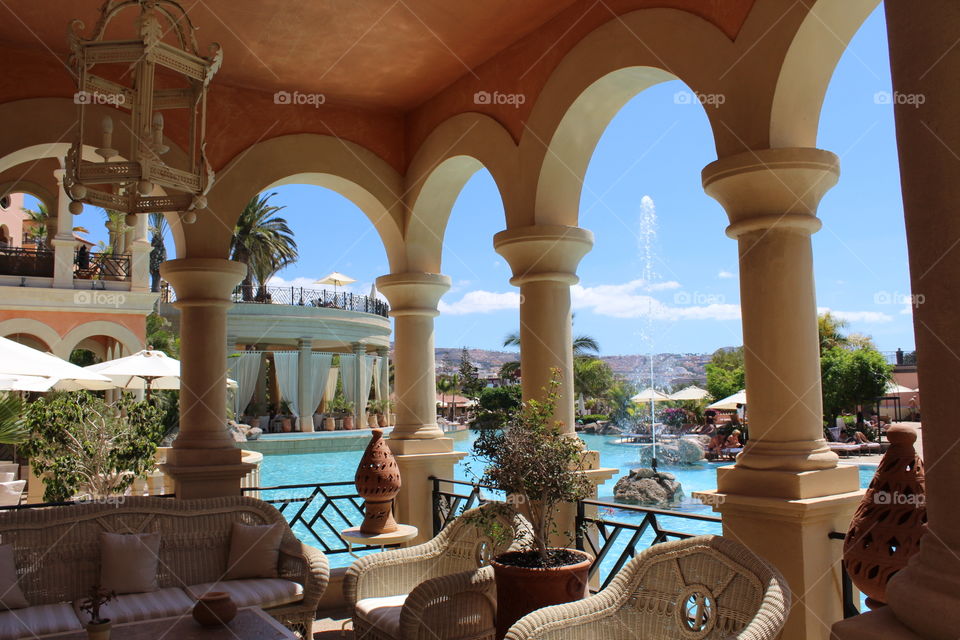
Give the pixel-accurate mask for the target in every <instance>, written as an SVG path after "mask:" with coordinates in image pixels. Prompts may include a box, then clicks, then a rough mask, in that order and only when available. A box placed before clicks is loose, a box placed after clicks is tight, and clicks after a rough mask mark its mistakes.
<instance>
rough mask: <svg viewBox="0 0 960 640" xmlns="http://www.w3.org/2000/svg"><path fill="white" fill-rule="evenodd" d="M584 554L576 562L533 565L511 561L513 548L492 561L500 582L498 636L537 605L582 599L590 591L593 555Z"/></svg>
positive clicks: (578, 553)
mask: <svg viewBox="0 0 960 640" xmlns="http://www.w3.org/2000/svg"><path fill="white" fill-rule="evenodd" d="M569 551H572V552H573V553H575V554H577V555H579V556H582V557H583V560H581V561H580V562H578V563H576V564H568V565H566V566H563V567H555V568H551V569H531V568H527V567H518V566H513V565H511V564H510V557H511V556H513V555H514V554H517V553H518V552H516V551H511V552H508V553H504V554H502V555H499V556H497V557H496V558H495V559H494V560H493V561H491V563H490V564H491V565H492V566H493V574H494V576H495V579H496V583H497V638H503V637H504V636H505V635H506V634H507V631H508V630H509V629H510V627H512V626H513V624H514V623H515V622H516V621H517V620H519V619H520V618H522V617H523V616H525V615H527V614H528V613H530V612H532V611H536V610H537V609H542V608H543V607H549V606H551V605H554V604H565V603H567V602H575V601H577V600H582V599H583V598H585V597H586V596H587V595H589V572H590V565H591V564H593V556H591V555H590V554H588V553H584V552H583V551H577V550H575V549H569Z"/></svg>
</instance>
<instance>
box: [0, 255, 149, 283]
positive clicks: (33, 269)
mask: <svg viewBox="0 0 960 640" xmlns="http://www.w3.org/2000/svg"><path fill="white" fill-rule="evenodd" d="M77 255H79V254H75V255H74V261H73V264H74V272H73V276H74V278H76V279H79V280H113V281H124V282H125V281H129V280H130V255H129V254H125V253H124V254H112V253H103V252H100V253H91V254H89V256H88V257H86V258H84V259H82V260H78V259H77ZM54 262H55V253H54V251H53V250H52V249H46V248H42V247H36V248H24V247H9V246H0V276H19V277H21V278H52V277H53V271H54Z"/></svg>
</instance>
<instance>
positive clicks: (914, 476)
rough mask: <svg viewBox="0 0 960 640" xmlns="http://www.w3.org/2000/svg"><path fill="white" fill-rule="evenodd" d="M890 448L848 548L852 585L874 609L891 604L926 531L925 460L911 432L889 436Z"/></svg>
mask: <svg viewBox="0 0 960 640" xmlns="http://www.w3.org/2000/svg"><path fill="white" fill-rule="evenodd" d="M887 437H888V438H889V440H890V448H889V449H887V452H886V453H885V454H884V455H883V460H881V461H880V465H879V466H878V467H877V472H876V474H875V475H874V476H873V480H872V481H871V482H870V486H869V488H868V489H867V492H866V494H864V496H863V500H862V501H861V502H860V506H859V507H858V508H857V512H856V513H855V514H854V516H853V521H852V522H851V523H850V530H849V531H847V537H846V539H845V540H844V543H843V562H844V565H845V566H846V568H847V573H849V574H850V579H851V580H853V584H855V585H856V586H857V588H858V589H860V590H861V591H862V592H863V593H864V594H866V595H867V605H868V606H869V607H870V608H871V609H874V608H876V607H877V606H881V605H883V604H885V603H886V591H887V583H888V582H889V581H890V578H892V577H893V576H894V574H896V573H897V572H898V571H899V570H900V569H902V568H903V567H905V566H906V564H907V561H908V560H909V559H910V556H912V555H913V554H914V553H916V552H917V551H918V550H919V547H920V538H921V536H922V535H923V534H924V532H925V531H926V522H927V509H926V501H925V497H926V494H925V490H924V479H923V460H921V459H920V456H919V455H917V452H916V450H915V449H914V442H916V440H917V432H916V430H915V429H913V428H912V427H906V426H899V425H898V426H892V427H890V428H889V429H888V430H887Z"/></svg>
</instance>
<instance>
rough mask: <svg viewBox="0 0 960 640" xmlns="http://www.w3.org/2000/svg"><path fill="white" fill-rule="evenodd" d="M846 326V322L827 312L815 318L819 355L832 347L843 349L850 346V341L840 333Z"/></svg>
mask: <svg viewBox="0 0 960 640" xmlns="http://www.w3.org/2000/svg"><path fill="white" fill-rule="evenodd" d="M847 324H848V323H847V321H846V320H841V319H840V318H838V317H836V316H834V315H833V314H832V313H830V312H829V311H827V312H826V313H823V314H821V315H819V316H817V329H818V332H819V334H820V352H821V353H822V352H824V351H825V350H827V349H831V348H833V347H845V346H847V345H849V344H850V339H849V338H847V336H845V335H843V333H842V332H841V330H842V329H845V328H846V327H847Z"/></svg>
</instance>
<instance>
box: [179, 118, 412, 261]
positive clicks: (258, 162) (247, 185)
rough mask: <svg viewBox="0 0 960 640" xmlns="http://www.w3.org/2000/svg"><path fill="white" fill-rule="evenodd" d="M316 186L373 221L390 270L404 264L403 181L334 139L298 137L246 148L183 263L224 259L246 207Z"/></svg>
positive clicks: (223, 175) (217, 190)
mask: <svg viewBox="0 0 960 640" xmlns="http://www.w3.org/2000/svg"><path fill="white" fill-rule="evenodd" d="M293 183H301V184H312V185H316V186H320V187H325V188H328V189H331V190H333V191H336V192H337V193H339V194H341V195H342V196H344V197H345V198H347V199H348V200H350V201H351V202H353V203H354V204H355V205H357V207H359V208H360V210H361V211H363V213H364V214H365V215H366V216H367V218H369V219H370V222H371V223H372V224H373V226H374V228H375V229H376V230H377V233H378V234H379V236H380V240H381V242H383V245H384V248H385V249H386V253H387V260H388V261H389V263H390V265H391V268H392V267H393V265H395V264H399V263H401V262H402V252H403V251H402V250H403V246H402V245H403V243H402V234H401V221H402V209H403V207H402V202H401V196H400V194H401V193H402V190H401V177H400V175H399V174H398V173H397V172H396V171H395V170H394V169H392V168H391V167H390V166H389V165H388V164H387V163H386V162H385V161H384V160H383V159H382V158H380V157H379V156H377V155H376V154H374V153H373V152H372V151H370V150H368V149H366V148H364V147H361V146H360V145H358V144H355V143H353V142H349V141H346V140H342V139H340V138H336V137H333V136H326V135H317V134H308V133H302V134H294V135H287V136H280V137H277V138H271V139H270V140H265V141H263V142H259V143H257V144H255V145H254V146H252V147H249V148H247V149H246V150H245V151H243V152H242V153H241V154H240V155H238V156H237V157H236V158H234V159H233V160H231V161H230V163H228V164H227V166H226V167H225V168H224V169H223V170H222V171H220V173H219V176H218V177H217V180H216V181H215V182H214V186H213V189H212V190H211V192H210V196H209V202H210V206H209V207H208V209H207V210H206V211H202V212H200V214H199V215H198V220H197V223H196V225H195V226H194V227H193V228H192V229H191V232H190V234H189V236H188V238H187V250H186V252H185V254H178V255H182V257H189V258H196V257H205V258H225V257H227V251H228V248H229V243H230V236H231V234H232V232H233V227H234V225H235V224H236V221H237V218H239V217H240V212H241V211H243V207H244V206H245V205H246V203H247V202H248V201H249V200H250V198H252V197H253V196H255V195H256V194H258V193H260V192H262V191H264V190H266V189H269V188H271V187H276V186H280V185H284V184H293Z"/></svg>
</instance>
